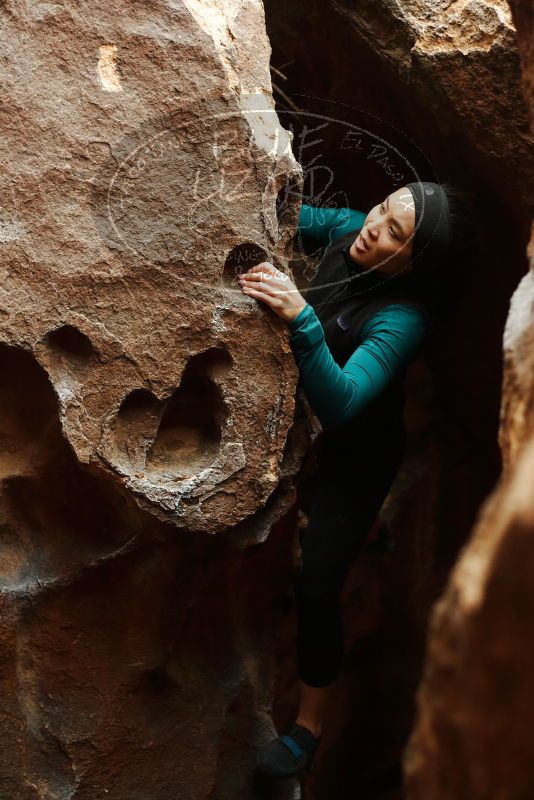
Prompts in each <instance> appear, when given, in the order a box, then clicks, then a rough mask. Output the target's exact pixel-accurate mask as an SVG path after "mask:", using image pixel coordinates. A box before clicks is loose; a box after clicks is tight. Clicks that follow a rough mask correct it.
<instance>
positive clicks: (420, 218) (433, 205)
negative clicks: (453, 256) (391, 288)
mask: <svg viewBox="0 0 534 800" xmlns="http://www.w3.org/2000/svg"><path fill="white" fill-rule="evenodd" d="M406 186H407V187H408V189H409V190H410V192H411V194H412V197H413V200H414V205H415V231H414V237H413V249H412V259H411V261H412V267H413V269H414V270H416V271H420V270H424V269H426V268H427V267H430V266H432V265H436V264H438V263H440V262H441V261H442V260H443V259H444V257H445V256H446V255H447V251H448V248H449V244H450V219H449V200H448V198H447V193H446V192H445V190H444V189H442V187H441V186H440V184H439V183H432V182H431V181H417V182H415V183H407V184H406Z"/></svg>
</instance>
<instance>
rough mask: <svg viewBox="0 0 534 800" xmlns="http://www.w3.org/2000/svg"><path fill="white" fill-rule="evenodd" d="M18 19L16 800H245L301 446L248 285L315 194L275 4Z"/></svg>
mask: <svg viewBox="0 0 534 800" xmlns="http://www.w3.org/2000/svg"><path fill="white" fill-rule="evenodd" d="M0 14H1V17H2V26H1V27H2V52H3V53H4V59H3V65H2V85H3V91H2V95H3V101H2V110H1V112H0V113H1V115H2V130H3V136H2V142H1V145H0V146H1V148H2V163H3V170H2V173H3V177H2V211H1V219H0V237H1V243H2V254H1V255H2V257H1V265H0V277H1V280H0V311H1V314H0V341H1V344H0V363H1V367H2V377H3V380H2V388H1V390H0V408H1V415H0V416H1V422H0V426H1V428H0V430H1V434H0V439H1V444H2V447H1V461H0V464H1V470H2V493H1V498H0V502H1V514H2V525H1V530H2V552H1V559H2V570H1V576H0V581H1V583H0V604H1V624H0V631H1V632H0V640H1V647H0V650H1V653H2V658H1V661H2V667H1V670H0V682H1V685H2V696H3V698H4V700H3V722H2V726H1V730H0V741H1V752H2V756H1V759H0V762H1V763H0V784H1V787H2V788H1V792H0V793H1V795H2V798H3V800H26V799H28V800H29V799H30V798H31V799H32V800H33V799H34V798H35V799H37V798H42V799H43V800H44V798H49V799H50V800H51V798H60V797H61V798H65V800H66V798H74V797H76V798H77V800H81V799H82V798H85V799H86V800H97V798H108V799H109V800H112V799H113V800H119V798H120V799H121V800H126V798H128V800H133V798H139V799H140V798H143V800H149V798H150V800H157V799H158V798H161V799H162V800H163V798H165V799H167V798H170V797H181V798H184V800H185V798H191V799H193V798H199V797H206V798H207V797H211V798H212V799H213V800H215V798H219V800H222V798H227V797H228V798H229V797H237V796H240V797H250V796H251V793H253V788H252V787H251V784H250V780H251V778H250V775H251V755H252V751H251V745H252V743H253V742H254V741H256V740H257V738H258V736H259V737H260V738H261V737H265V736H267V735H270V734H271V733H272V723H271V721H270V718H269V716H268V714H267V713H266V708H267V706H268V702H269V698H270V688H271V687H270V685H269V681H270V676H271V675H272V664H270V662H269V661H268V658H269V653H270V652H271V650H270V642H271V636H272V632H273V626H274V623H273V621H272V617H273V613H275V611H276V609H275V606H276V602H277V597H278V595H279V594H280V593H281V592H283V591H285V585H286V584H287V581H288V580H289V577H290V575H288V574H287V572H284V571H283V569H281V568H280V563H282V564H291V551H290V544H291V543H290V541H289V540H288V539H287V538H280V536H278V538H277V535H276V530H275V531H274V532H273V531H272V528H273V524H274V523H275V522H276V521H277V519H279V518H280V517H281V516H282V515H283V513H284V512H285V511H286V510H287V508H288V505H290V504H291V502H292V501H293V499H294V489H293V487H292V486H291V483H290V481H289V478H290V477H291V475H292V474H293V473H294V471H295V470H296V469H297V467H298V457H299V452H300V453H302V448H303V443H304V438H302V432H303V431H305V425H304V427H302V428H301V429H300V430H301V433H300V434H299V433H298V426H297V427H296V426H295V425H293V418H294V406H295V401H294V397H295V385H296V378H297V374H298V373H297V369H296V366H295V363H294V359H293V356H292V353H291V351H290V348H289V346H288V335H287V328H286V326H285V324H284V323H283V322H282V321H281V320H280V319H279V318H277V317H275V315H274V314H273V313H272V312H269V311H268V310H267V309H265V308H261V307H260V304H258V303H257V301H255V300H252V299H250V298H246V297H245V296H243V295H242V293H241V292H240V290H239V287H238V285H237V284H236V283H235V282H234V280H233V279H234V277H235V273H236V272H237V271H241V270H242V269H245V268H248V267H249V266H251V265H252V264H254V263H258V262H259V261H262V260H265V259H266V258H269V259H271V260H273V261H274V262H275V263H279V264H281V265H283V264H284V258H285V255H284V254H285V249H286V245H287V242H288V241H289V239H290V238H291V236H292V235H293V231H294V226H295V214H296V206H295V205H294V204H293V205H292V204H291V202H289V200H288V197H287V191H286V188H287V185H288V182H289V183H290V184H291V185H293V186H296V187H298V185H299V181H300V179H301V168H300V166H299V164H298V163H297V162H296V161H295V159H294V157H293V154H292V151H291V142H290V137H289V136H288V135H287V133H286V131H285V130H284V129H283V128H282V127H281V126H280V125H279V124H278V120H277V116H276V114H275V113H274V106H273V102H272V97H271V84H270V75H269V55H270V47H269V43H268V40H267V37H266V33H265V24H264V17H263V8H262V6H261V4H260V3H258V2H256V0H244V1H243V0H235V1H234V2H224V3H223V2H216V1H215V0H214V1H213V2H206V3H204V2H199V1H198V0H169V2H163V0H161V2H160V0H156V2H153V3H150V4H144V3H137V4H131V3H127V2H119V3H96V4H95V3H84V2H82V3H78V4H75V5H74V6H69V5H65V4H55V3H29V4H24V3H23V4H14V5H10V6H9V7H8V6H6V7H4V8H3V9H2V11H1V12H0ZM288 434H289V435H290V437H291V438H290V439H288ZM299 436H300V437H301V438H300V439H299ZM299 442H300V443H299ZM270 531H271V537H270V539H269V542H268V544H267V545H266V546H265V548H264V549H262V552H261V557H258V554H257V553H256V552H252V554H251V555H246V554H244V553H243V548H244V547H245V545H246V544H254V543H256V542H260V541H263V540H264V539H265V538H266V536H267V534H268V533H269V532H270ZM216 532H218V533H219V535H218V536H217V537H215V536H212V535H209V534H214V533H216ZM215 540H217V541H215ZM264 573H265V574H266V576H267V578H268V581H267V584H266V585H263V583H262V578H261V576H262V574H264ZM284 582H285V583H284ZM256 592H258V593H261V602H254V603H251V602H250V598H251V597H253V596H254V595H255V593H256ZM200 601H201V602H200ZM262 603H264V605H262ZM252 609H254V613H252ZM259 652H261V656H260V655H258V653H259ZM290 791H291V788H288V787H286V788H285V789H283V790H282V792H281V794H280V797H283V796H286V795H287V793H288V792H290Z"/></svg>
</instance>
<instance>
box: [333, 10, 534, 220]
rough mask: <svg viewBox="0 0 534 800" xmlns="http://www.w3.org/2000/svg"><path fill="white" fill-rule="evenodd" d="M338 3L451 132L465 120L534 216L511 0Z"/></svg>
mask: <svg viewBox="0 0 534 800" xmlns="http://www.w3.org/2000/svg"><path fill="white" fill-rule="evenodd" d="M333 2H334V5H335V7H336V8H337V9H339V11H340V13H342V14H343V15H344V16H345V17H346V18H347V20H348V21H349V22H350V24H351V25H352V26H353V27H354V29H355V31H356V32H357V33H358V35H359V36H361V37H362V39H363V40H365V41H366V42H367V43H368V44H369V46H370V47H371V48H372V49H373V50H376V51H377V52H378V53H379V54H380V56H381V57H382V58H383V59H384V60H385V61H387V62H388V63H389V64H390V65H391V66H392V67H393V69H394V70H395V71H396V72H397V73H398V75H399V77H400V78H401V80H402V81H403V82H405V83H406V84H408V85H409V86H410V89H411V90H412V91H413V90H415V91H416V92H418V93H419V94H420V96H421V98H422V99H423V102H424V106H425V107H426V108H427V109H428V110H429V111H433V112H435V113H437V115H438V116H439V119H440V127H441V128H444V129H445V130H447V128H449V131H450V132H451V133H452V131H453V130H454V127H455V126H456V125H458V123H459V124H460V126H461V128H462V130H463V132H464V134H465V138H466V142H468V143H469V146H470V147H472V149H473V152H472V153H471V154H470V157H471V158H475V157H476V158H477V160H478V161H479V163H480V165H481V167H482V168H483V169H485V170H490V171H491V172H492V173H493V174H494V176H495V179H496V180H499V181H502V182H503V184H507V185H508V186H507V190H508V194H509V196H510V198H513V199H514V200H515V202H517V201H518V199H519V197H520V198H521V201H522V202H523V203H525V204H526V205H527V207H528V208H530V210H531V213H532V210H533V208H534V203H533V200H532V198H533V180H532V169H531V161H532V145H533V143H534V139H533V137H532V134H531V132H530V131H529V129H528V125H527V115H526V109H525V102H524V97H523V95H522V93H521V90H520V71H519V60H518V53H517V43H516V32H515V28H514V25H513V21H512V17H511V14H510V8H509V6H508V4H507V3H506V2H505V0H471V2H462V3H451V2H449V0H441V2H428V0H402V2H395V1H394V0H382V1H381V2H380V3H378V4H369V3H364V4H353V3H348V2H344V0H333ZM375 6H376V7H375ZM505 165H506V166H505ZM518 195H519V197H518Z"/></svg>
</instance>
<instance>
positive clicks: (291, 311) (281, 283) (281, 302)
mask: <svg viewBox="0 0 534 800" xmlns="http://www.w3.org/2000/svg"><path fill="white" fill-rule="evenodd" d="M239 283H240V285H241V289H242V290H243V292H244V293H245V294H248V295H249V296H250V297H255V298H256V299H257V300H262V301H263V302H264V303H267V305H268V306H270V307H271V308H272V310H273V311H274V312H275V313H276V314H278V316H279V317H282V319H283V320H285V321H286V322H291V321H292V320H294V319H295V317H296V316H298V314H300V312H301V311H302V309H303V308H304V306H305V305H307V303H306V300H305V299H304V298H303V296H302V295H301V294H300V292H299V290H298V289H297V287H296V286H295V284H294V283H293V281H292V280H291V279H290V278H289V276H288V275H286V274H285V273H284V272H280V270H278V269H276V267H275V266H274V265H273V264H271V262H270V261H262V263H261V264H257V265H256V266H255V267H251V268H250V269H249V270H247V271H246V272H244V273H243V274H242V275H240V276H239Z"/></svg>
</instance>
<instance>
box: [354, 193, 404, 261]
mask: <svg viewBox="0 0 534 800" xmlns="http://www.w3.org/2000/svg"><path fill="white" fill-rule="evenodd" d="M414 229H415V206H414V201H413V195H412V193H411V191H410V190H409V189H408V188H407V187H406V186H403V187H401V188H400V189H397V191H396V192H392V193H391V194H389V195H388V196H387V197H386V198H385V199H384V201H383V202H382V203H379V204H378V205H376V206H374V207H373V208H372V209H371V210H370V211H369V213H368V214H367V217H366V219H365V222H364V223H363V227H362V229H361V231H360V233H359V234H358V236H357V238H356V239H355V240H354V242H353V243H352V245H351V247H350V250H349V255H350V256H351V258H353V259H354V261H357V262H358V264H361V265H362V266H363V267H364V268H365V269H370V268H371V267H377V268H378V269H379V270H380V272H384V273H387V274H388V275H394V274H395V273H396V272H398V271H399V270H400V269H402V268H403V267H405V266H406V265H407V264H408V263H409V262H410V260H411V257H412V250H413V232H414Z"/></svg>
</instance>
